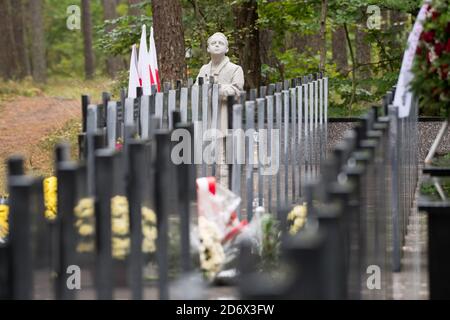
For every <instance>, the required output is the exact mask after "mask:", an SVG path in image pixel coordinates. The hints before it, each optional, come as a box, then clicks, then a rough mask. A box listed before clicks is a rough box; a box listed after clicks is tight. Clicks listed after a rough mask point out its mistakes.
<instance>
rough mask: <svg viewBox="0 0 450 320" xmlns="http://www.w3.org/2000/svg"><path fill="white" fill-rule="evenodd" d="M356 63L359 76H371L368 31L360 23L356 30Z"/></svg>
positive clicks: (365, 77) (360, 77) (366, 77)
mask: <svg viewBox="0 0 450 320" xmlns="http://www.w3.org/2000/svg"><path fill="white" fill-rule="evenodd" d="M355 45H356V63H357V67H358V70H357V71H358V72H357V75H358V78H359V79H368V78H370V61H371V52H370V51H371V46H370V43H369V42H368V41H367V33H366V31H365V28H364V26H363V25H361V24H358V25H357V26H356V31H355Z"/></svg>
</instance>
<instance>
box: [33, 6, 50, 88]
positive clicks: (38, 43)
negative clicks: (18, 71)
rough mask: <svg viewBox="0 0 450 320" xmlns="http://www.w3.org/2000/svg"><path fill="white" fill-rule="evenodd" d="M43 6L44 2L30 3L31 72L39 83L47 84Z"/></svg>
mask: <svg viewBox="0 0 450 320" xmlns="http://www.w3.org/2000/svg"><path fill="white" fill-rule="evenodd" d="M42 5H43V1H42V0H30V1H29V8H30V13H31V27H30V31H31V70H32V75H33V79H34V80H35V81H37V82H45V81H46V79H47V74H46V73H47V60H46V56H45V36H44V22H43V19H42Z"/></svg>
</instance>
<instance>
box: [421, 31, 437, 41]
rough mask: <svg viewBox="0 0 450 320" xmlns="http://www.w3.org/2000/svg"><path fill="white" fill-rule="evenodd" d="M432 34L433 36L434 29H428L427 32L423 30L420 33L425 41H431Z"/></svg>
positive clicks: (432, 38)
mask: <svg viewBox="0 0 450 320" xmlns="http://www.w3.org/2000/svg"><path fill="white" fill-rule="evenodd" d="M434 36H435V32H434V30H431V31H428V32H423V33H422V35H421V38H422V39H423V40H424V41H425V42H432V41H433V40H434Z"/></svg>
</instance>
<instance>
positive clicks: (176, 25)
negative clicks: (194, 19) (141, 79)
mask: <svg viewBox="0 0 450 320" xmlns="http://www.w3.org/2000/svg"><path fill="white" fill-rule="evenodd" d="M152 12H153V29H154V35H155V45H156V51H157V53H158V67H159V73H160V78H161V81H162V82H165V81H172V80H177V79H186V61H185V48H184V29H183V24H182V15H181V3H180V1H179V0H153V1H152Z"/></svg>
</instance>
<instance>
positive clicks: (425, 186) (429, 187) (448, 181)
mask: <svg viewBox="0 0 450 320" xmlns="http://www.w3.org/2000/svg"><path fill="white" fill-rule="evenodd" d="M439 183H440V185H441V187H442V190H443V191H444V194H445V196H446V197H447V198H450V178H440V179H439ZM420 193H421V194H422V195H424V196H427V197H428V198H430V200H433V201H441V200H442V199H441V196H440V195H439V193H438V191H437V189H436V187H435V186H434V183H433V181H432V180H429V181H424V182H423V183H422V185H421V186H420Z"/></svg>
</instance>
